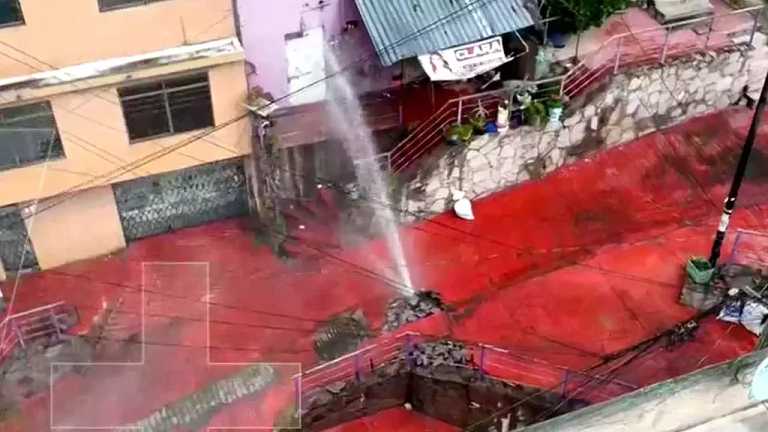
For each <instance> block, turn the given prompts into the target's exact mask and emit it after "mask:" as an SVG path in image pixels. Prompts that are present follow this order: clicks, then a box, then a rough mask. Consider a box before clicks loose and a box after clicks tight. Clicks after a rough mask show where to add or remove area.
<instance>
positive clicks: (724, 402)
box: [523, 350, 768, 432]
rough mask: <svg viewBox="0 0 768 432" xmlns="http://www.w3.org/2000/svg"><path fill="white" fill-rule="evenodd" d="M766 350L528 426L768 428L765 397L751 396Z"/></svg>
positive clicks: (628, 431) (571, 431) (631, 430)
mask: <svg viewBox="0 0 768 432" xmlns="http://www.w3.org/2000/svg"><path fill="white" fill-rule="evenodd" d="M766 355H768V352H767V351H765V350H763V351H759V352H756V353H752V354H748V355H745V356H743V357H740V358H738V359H736V360H733V361H730V362H727V363H721V364H719V365H715V366H711V367H708V368H706V369H702V370H700V371H698V372H694V373H691V374H689V375H686V376H683V377H680V378H676V379H673V380H669V381H665V382H661V383H658V384H655V385H652V386H649V387H646V388H643V389H640V390H638V391H635V392H633V393H630V394H628V395H626V396H623V397H620V398H617V399H614V400H612V401H609V402H606V403H604V404H600V405H595V406H591V407H587V408H584V409H582V410H580V411H576V412H574V413H571V414H567V415H564V416H561V417H558V418H555V419H552V420H549V421H546V422H543V423H539V424H537V425H534V426H530V427H527V428H524V429H523V430H524V431H526V432H614V431H623V432H646V431H658V432H667V431H669V432H671V431H676V432H682V431H691V432H720V431H729V432H731V431H732V432H748V431H764V430H766V428H768V416H766V411H765V402H760V401H757V400H754V399H752V398H750V397H749V391H750V386H751V384H752V378H753V377H754V375H755V372H756V369H757V367H758V365H759V364H760V362H761V361H763V360H764V359H765V358H766Z"/></svg>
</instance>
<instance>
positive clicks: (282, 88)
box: [237, 0, 392, 97]
mask: <svg viewBox="0 0 768 432" xmlns="http://www.w3.org/2000/svg"><path fill="white" fill-rule="evenodd" d="M237 4H238V10H239V14H240V28H241V33H242V38H243V45H244V47H245V53H246V58H247V60H248V61H249V62H250V63H252V64H253V65H254V66H255V67H256V71H255V73H254V74H252V75H251V76H250V77H249V83H250V85H251V86H253V85H259V86H261V87H262V88H264V90H265V91H268V92H270V93H272V95H273V96H275V97H281V96H283V95H285V94H286V93H288V73H287V71H288V63H287V60H286V54H285V35H286V34H288V33H294V32H298V31H300V30H301V22H302V20H303V22H304V27H305V29H310V28H314V27H318V26H322V27H323V28H324V35H325V38H326V41H327V42H330V41H331V40H333V39H334V38H337V37H339V36H340V34H341V32H342V30H343V27H344V24H345V23H346V22H347V21H351V20H358V21H359V22H360V25H359V28H358V31H360V32H365V26H364V25H363V22H362V20H361V19H360V13H359V12H358V10H357V6H356V5H355V1H354V0H237ZM321 5H324V6H321ZM362 36H363V38H357V39H362V41H360V42H355V43H352V44H349V48H345V50H346V51H347V52H346V53H343V55H342V59H347V58H349V59H356V58H359V57H362V56H365V55H366V54H370V53H373V45H372V44H371V42H370V38H369V37H368V35H367V33H365V34H363V35H362ZM344 46H345V47H346V46H347V45H344ZM342 62H343V64H346V63H347V61H346V60H342ZM372 63H373V64H374V65H378V67H376V66H373V68H371V67H369V68H367V69H368V70H369V72H370V70H371V69H374V71H373V72H372V73H369V74H368V75H367V76H365V77H363V76H362V75H361V78H360V79H358V80H356V82H357V83H358V84H359V89H358V90H360V91H361V92H363V91H369V90H372V89H376V88H385V87H387V86H388V84H389V83H390V82H391V75H392V70H391V69H390V70H381V69H382V68H381V67H380V63H379V60H378V58H373V59H372Z"/></svg>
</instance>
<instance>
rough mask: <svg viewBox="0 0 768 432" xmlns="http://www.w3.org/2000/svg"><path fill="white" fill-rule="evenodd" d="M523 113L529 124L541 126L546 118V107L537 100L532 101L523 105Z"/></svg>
mask: <svg viewBox="0 0 768 432" xmlns="http://www.w3.org/2000/svg"><path fill="white" fill-rule="evenodd" d="M523 114H524V115H525V121H526V123H528V124H529V125H531V126H542V125H543V124H544V122H545V121H546V120H547V107H546V106H544V104H543V103H541V102H539V101H533V102H531V103H529V104H528V105H527V106H526V107H525V110H524V111H523Z"/></svg>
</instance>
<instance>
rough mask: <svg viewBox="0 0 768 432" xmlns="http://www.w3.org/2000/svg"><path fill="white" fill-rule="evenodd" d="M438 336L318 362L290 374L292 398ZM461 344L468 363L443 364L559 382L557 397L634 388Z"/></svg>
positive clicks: (412, 337)
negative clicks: (587, 385)
mask: <svg viewBox="0 0 768 432" xmlns="http://www.w3.org/2000/svg"><path fill="white" fill-rule="evenodd" d="M439 340H440V338H435V337H431V336H426V335H422V334H419V333H414V332H405V333H401V334H398V335H395V336H391V337H388V338H384V339H382V340H380V341H378V342H376V343H373V344H371V345H368V346H366V347H363V348H361V349H359V350H357V351H355V352H352V353H349V354H347V355H344V356H342V357H339V358H338V359H336V360H333V361H330V362H327V363H323V364H321V365H319V366H317V367H314V368H312V369H309V370H307V371H305V372H303V373H302V374H301V375H295V376H294V377H293V379H294V387H295V389H296V393H297V395H298V397H299V398H300V401H298V402H299V403H301V404H302V406H304V404H305V403H306V402H307V401H308V400H309V399H310V398H311V396H312V395H313V394H314V393H316V392H317V391H321V390H323V389H324V388H325V387H326V386H328V385H330V384H332V383H337V382H344V381H350V380H355V381H358V382H360V381H362V380H363V379H365V377H366V376H369V375H371V374H373V373H374V372H376V370H378V369H379V368H381V367H384V366H387V365H391V364H393V363H394V362H396V361H404V362H408V361H409V359H411V358H412V356H411V355H409V354H410V353H411V352H412V351H413V349H414V347H415V345H416V344H419V343H425V342H436V341H439ZM464 346H465V349H466V351H467V352H468V354H469V358H470V365H469V366H468V365H459V364H451V363H446V364H447V365H450V366H454V367H460V368H472V369H474V370H477V371H478V372H480V373H481V374H483V375H486V376H488V377H492V378H494V379H498V380H501V381H507V382H512V383H516V384H522V385H526V386H531V387H536V388H541V389H549V388H552V387H558V386H559V388H560V390H559V391H560V394H561V397H562V398H564V399H565V398H567V397H568V395H569V394H572V392H574V391H575V390H576V389H579V390H582V389H583V388H584V387H585V385H586V384H589V383H593V384H596V385H594V386H593V388H592V389H590V390H589V391H588V392H584V393H582V397H583V398H584V399H587V400H589V401H590V402H593V403H594V402H602V401H605V400H608V399H612V398H614V397H617V396H620V395H623V394H626V393H629V392H631V391H634V390H636V389H637V388H638V387H637V386H634V385H632V384H629V383H626V382H623V381H620V380H617V379H614V378H607V377H602V376H595V375H590V374H587V373H583V372H579V371H575V370H571V369H569V368H566V367H563V366H559V365H555V364H552V363H549V362H546V361H544V360H540V359H536V358H532V357H527V356H524V355H521V354H517V353H514V352H512V351H510V350H507V349H503V348H499V347H495V346H491V345H485V344H466V343H465V344H464ZM408 366H409V367H411V366H412V365H408Z"/></svg>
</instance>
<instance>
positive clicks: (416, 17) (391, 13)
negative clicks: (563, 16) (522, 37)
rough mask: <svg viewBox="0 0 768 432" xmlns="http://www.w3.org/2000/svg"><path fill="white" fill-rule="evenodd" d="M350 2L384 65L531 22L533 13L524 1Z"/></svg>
mask: <svg viewBox="0 0 768 432" xmlns="http://www.w3.org/2000/svg"><path fill="white" fill-rule="evenodd" d="M355 2H356V3H357V7H358V9H359V10H360V14H361V15H362V17H363V22H364V23H365V26H366V28H367V29H368V33H369V34H370V35H371V39H372V40H373V44H374V46H375V48H376V51H377V52H378V54H379V57H380V58H381V62H382V63H383V64H384V65H385V66H388V65H391V64H393V63H395V62H397V61H399V60H402V59H405V58H410V57H416V56H419V55H423V54H429V53H434V52H437V51H440V50H442V49H445V48H449V47H453V46H457V45H462V44H467V43H470V42H475V41H479V40H481V39H487V38H489V37H492V36H497V35H500V34H503V33H507V32H511V31H514V30H518V29H522V28H525V27H529V26H532V25H534V18H533V17H534V15H535V14H536V12H535V11H536V7H535V5H533V4H531V3H530V0H355ZM526 4H528V6H526Z"/></svg>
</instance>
